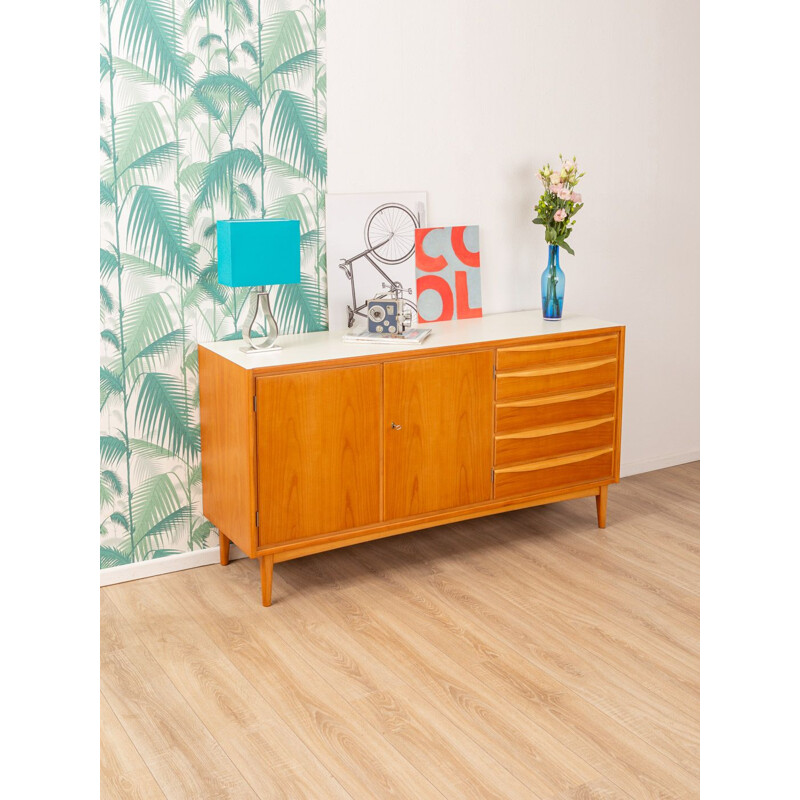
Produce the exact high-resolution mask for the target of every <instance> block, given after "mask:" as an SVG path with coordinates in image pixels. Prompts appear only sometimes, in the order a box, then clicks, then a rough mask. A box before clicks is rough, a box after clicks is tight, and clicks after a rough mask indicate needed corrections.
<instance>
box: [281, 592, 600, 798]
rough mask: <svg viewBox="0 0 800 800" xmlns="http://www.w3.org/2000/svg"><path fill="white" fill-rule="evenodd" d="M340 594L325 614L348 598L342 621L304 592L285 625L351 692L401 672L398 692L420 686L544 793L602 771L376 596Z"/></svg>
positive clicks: (442, 711)
mask: <svg viewBox="0 0 800 800" xmlns="http://www.w3.org/2000/svg"><path fill="white" fill-rule="evenodd" d="M335 595H336V596H335V598H331V599H330V600H329V601H328V603H327V604H326V609H325V611H324V616H325V617H326V618H330V617H331V616H332V610H331V603H339V602H342V601H343V602H342V611H341V613H339V614H337V623H338V624H336V625H335V626H332V625H330V624H325V625H320V623H319V622H316V621H315V620H317V619H319V617H320V616H321V614H320V609H319V606H318V604H317V603H315V602H314V599H313V598H305V597H304V598H303V599H302V600H297V601H296V602H294V603H292V609H293V611H294V612H295V618H294V621H293V623H292V625H290V626H287V627H286V628H284V629H283V630H282V631H281V638H283V639H284V640H285V641H286V642H287V644H289V645H290V646H292V647H293V648H294V649H295V650H296V651H298V652H300V653H302V654H303V655H304V656H305V658H306V660H307V661H308V663H309V664H311V665H313V666H314V667H315V668H316V669H317V670H319V671H320V672H321V673H322V672H324V673H325V674H326V675H327V676H328V680H329V682H331V683H333V684H334V685H336V686H338V687H342V688H341V690H342V691H345V692H346V693H347V696H349V697H352V698H354V699H355V700H361V699H363V698H364V697H371V698H374V697H376V696H377V695H378V689H377V686H378V683H379V680H378V676H379V675H386V674H387V673H391V674H392V675H394V676H397V677H399V678H401V679H402V680H403V682H404V684H405V686H404V687H403V689H402V691H397V692H395V693H396V694H401V693H403V694H404V695H405V696H406V698H407V696H408V690H409V689H410V688H411V687H413V689H414V690H415V695H416V697H415V698H414V701H413V704H414V705H415V706H416V707H419V705H420V703H419V700H420V699H421V701H422V706H423V707H424V708H426V709H435V711H436V713H437V715H440V716H441V717H443V718H446V719H449V720H450V722H451V723H452V724H453V725H455V726H456V727H457V728H458V730H460V731H461V732H462V733H463V734H465V735H467V736H469V738H470V739H471V740H472V741H474V742H475V743H476V744H478V745H479V746H480V747H481V748H482V749H483V750H484V751H485V752H486V753H487V754H488V755H489V756H490V757H491V758H493V759H494V760H495V761H496V762H497V763H498V764H501V765H505V767H506V769H508V771H509V772H511V773H512V774H513V775H514V776H515V777H516V778H518V779H519V780H520V781H521V782H522V783H523V784H524V785H525V786H527V787H528V788H529V789H530V791H531V792H532V793H534V792H535V793H536V794H537V795H541V796H544V795H550V794H552V793H553V792H555V791H561V790H563V789H566V788H569V787H570V786H576V785H579V784H582V783H584V782H586V781H589V780H594V779H597V778H599V777H600V775H599V773H598V772H597V771H596V770H594V769H593V768H591V767H590V766H589V765H588V764H587V763H586V762H585V761H583V760H582V759H580V758H578V757H576V756H575V754H574V753H573V752H572V751H570V750H569V749H568V748H566V747H564V746H563V745H562V744H561V743H560V742H559V741H558V740H557V739H555V738H553V737H552V736H550V735H549V734H547V733H546V732H545V731H543V730H541V729H539V728H538V727H537V726H536V725H534V724H532V723H531V720H530V719H529V718H528V717H526V716H525V715H524V714H521V713H520V712H519V711H518V710H517V709H516V708H515V707H514V706H513V705H512V704H510V703H508V702H506V701H505V699H504V698H502V697H498V696H497V695H496V694H494V693H490V692H487V691H486V690H485V688H484V687H483V686H482V684H481V682H480V681H479V680H478V679H476V678H475V676H474V675H471V674H470V673H469V672H467V671H466V670H464V669H462V668H461V667H460V666H459V665H458V664H457V663H456V662H453V661H450V660H449V659H443V658H442V654H441V653H440V652H439V651H438V650H437V649H436V648H435V647H434V646H432V645H431V644H430V643H428V642H427V641H426V640H425V639H424V638H423V637H420V636H417V635H416V634H415V632H414V631H413V629H410V628H409V627H408V626H407V625H405V623H404V622H403V620H402V619H399V618H398V617H397V616H393V615H387V614H386V613H385V612H384V610H383V609H382V607H381V606H379V605H376V604H374V603H368V604H367V605H363V604H362V605H359V602H358V599H357V598H358V595H357V594H355V593H348V592H347V591H346V590H345V589H344V588H342V587H337V589H336V592H335ZM355 607H358V611H357V617H358V626H357V630H351V629H350V626H349V625H348V621H349V620H350V619H351V618H352V617H353V611H354V608H355ZM384 680H385V679H384ZM394 685H395V686H397V682H396V681H394ZM408 702H409V701H408V699H406V703H408ZM378 705H379V707H381V708H382V706H381V705H380V703H379V704H378Z"/></svg>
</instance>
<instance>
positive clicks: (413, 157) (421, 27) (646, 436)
mask: <svg viewBox="0 0 800 800" xmlns="http://www.w3.org/2000/svg"><path fill="white" fill-rule="evenodd" d="M327 5H328V39H327V42H328V43H327V58H328V168H329V173H328V191H330V192H368V191H383V190H390V191H399V190H414V189H425V190H427V192H428V219H429V223H430V224H431V225H450V224H455V225H458V224H462V225H463V224H474V223H477V224H479V225H480V229H481V233H480V235H481V265H482V266H481V269H482V272H483V298H484V300H483V302H484V312H485V313H492V312H499V311H508V310H514V309H522V308H538V307H540V306H541V298H540V296H539V290H538V281H539V276H540V274H541V272H542V270H543V269H544V266H545V261H546V252H547V251H546V246H545V244H544V237H543V234H542V229H541V228H539V227H534V226H533V225H532V224H531V222H530V220H531V219H532V216H533V214H532V206H533V204H534V202H535V201H536V199H537V198H538V195H539V193H540V184H539V183H538V181H537V179H536V177H535V171H536V169H538V167H539V166H540V165H541V164H542V163H543V162H545V161H548V160H549V161H551V162H553V161H554V160H556V159H557V157H558V153H559V152H563V153H564V154H565V155H570V156H571V155H577V156H578V159H579V165H580V166H581V168H582V169H583V170H585V171H586V173H587V174H586V177H585V178H584V180H583V182H582V183H581V185H580V187H579V188H580V190H581V191H582V193H583V196H584V200H585V201H586V207H585V208H584V209H583V211H582V212H581V214H580V216H579V217H578V223H577V225H576V230H575V233H573V235H572V236H571V237H570V242H571V243H572V245H573V247H574V248H575V252H576V255H575V257H574V258H573V257H571V256H569V255H567V254H564V255H563V259H562V267H563V268H564V270H565V272H566V281H567V283H566V303H565V308H566V313H567V314H586V315H591V316H596V317H600V318H604V319H609V320H612V321H615V322H621V323H624V324H626V325H627V352H626V364H625V366H626V375H625V397H624V426H623V449H622V469H623V474H630V473H632V472H639V471H644V470H647V469H655V468H658V467H661V466H666V465H668V464H674V463H680V462H682V461H688V460H693V459H695V458H697V457H699V446H700V444H699V442H700V435H699V311H700V304H699V239H700V233H699V188H700V187H699V11H698V4H697V2H692V1H691V0H646V2H643V1H642V0H604V2H598V0H576V1H573V2H569V3H554V2H552V0H551V1H550V2H544V0H492V2H488V0H381V1H380V2H377V1H373V2H365V0H329V2H328V4H327Z"/></svg>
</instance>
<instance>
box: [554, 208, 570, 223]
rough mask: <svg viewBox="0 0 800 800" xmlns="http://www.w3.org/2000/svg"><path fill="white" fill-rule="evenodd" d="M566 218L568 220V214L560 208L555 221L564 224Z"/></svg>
mask: <svg viewBox="0 0 800 800" xmlns="http://www.w3.org/2000/svg"><path fill="white" fill-rule="evenodd" d="M566 218H567V212H566V211H564V209H563V208H559V209H558V211H556V213H555V215H554V216H553V219H554V220H555V221H556V222H563V221H564V220H565V219H566Z"/></svg>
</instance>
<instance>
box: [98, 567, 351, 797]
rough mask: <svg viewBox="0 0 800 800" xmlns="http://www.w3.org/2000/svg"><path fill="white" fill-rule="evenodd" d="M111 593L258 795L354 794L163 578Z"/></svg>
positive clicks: (115, 588)
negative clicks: (175, 596) (301, 737)
mask: <svg viewBox="0 0 800 800" xmlns="http://www.w3.org/2000/svg"><path fill="white" fill-rule="evenodd" d="M107 594H108V595H109V596H110V597H111V599H112V601H113V602H114V604H115V606H116V607H117V608H119V609H121V611H122V613H123V615H124V616H125V619H126V621H127V622H128V624H129V625H130V627H131V629H132V630H133V631H134V632H136V633H137V634H138V635H139V637H140V638H141V639H142V640H143V641H145V642H147V647H148V650H149V651H150V653H151V654H152V656H153V657H154V658H155V660H156V661H157V662H158V664H159V666H160V667H161V668H162V669H163V670H164V672H165V673H166V674H167V676H168V677H169V678H170V680H171V681H172V682H173V684H174V685H175V686H176V687H177V688H178V690H179V691H180V693H181V694H182V695H183V697H184V698H185V699H186V701H187V703H188V705H189V707H190V708H191V709H192V711H194V713H195V714H197V716H198V718H199V719H200V720H201V721H202V722H203V724H204V725H205V727H206V728H207V730H208V731H209V733H210V734H211V735H212V736H213V737H214V738H215V739H216V741H217V742H219V744H220V746H221V747H222V748H223V750H224V751H225V753H226V754H227V756H228V757H229V758H230V759H231V761H232V762H233V763H235V764H236V765H237V767H238V769H239V771H240V772H241V773H242V776H243V777H244V778H245V780H246V781H247V782H248V784H249V785H250V787H251V788H252V789H253V791H254V792H255V793H256V794H257V795H258V796H259V797H270V798H276V799H277V798H286V800H293V798H297V797H314V796H318V797H325V798H331V800H335V799H337V798H338V799H339V800H344V799H345V798H349V797H350V795H349V794H348V793H347V792H345V791H344V789H343V788H342V786H341V785H340V784H339V783H338V782H336V781H335V780H334V779H333V778H332V777H331V775H330V773H329V772H328V771H327V770H326V769H325V768H324V767H323V766H322V764H320V762H319V761H318V760H317V759H316V758H315V757H314V756H313V755H312V754H311V752H310V751H309V750H308V748H307V747H306V746H305V744H304V743H303V742H302V740H301V739H300V738H298V737H297V736H296V735H295V734H294V732H293V731H292V730H291V729H290V728H289V726H288V725H286V724H285V723H284V722H283V720H282V719H281V718H280V716H279V715H278V714H277V713H276V712H275V710H274V709H273V708H272V706H270V705H269V703H267V702H266V701H265V700H264V698H263V697H262V696H261V695H260V694H259V692H258V691H257V690H256V689H255V688H254V687H253V686H252V685H251V684H250V682H249V681H247V680H246V679H245V678H244V677H243V676H242V675H241V674H240V673H239V671H238V670H237V669H236V668H235V667H234V666H233V664H232V663H231V661H230V660H229V659H228V658H226V657H225V656H224V654H223V653H222V651H221V650H220V649H219V648H218V647H217V646H216V645H215V644H214V642H213V641H212V640H211V639H210V638H209V636H208V634H207V633H206V632H205V631H204V630H203V628H202V626H200V625H199V624H198V623H197V622H196V621H195V620H194V619H193V618H191V617H189V616H187V614H186V612H185V609H184V608H183V606H181V605H180V604H177V603H175V601H174V598H173V596H172V595H171V594H170V593H169V591H168V589H167V587H166V586H165V585H164V583H163V582H161V583H159V584H156V585H151V584H147V583H145V582H144V581H132V582H130V583H123V584H118V585H116V586H113V587H109V591H108V592H107Z"/></svg>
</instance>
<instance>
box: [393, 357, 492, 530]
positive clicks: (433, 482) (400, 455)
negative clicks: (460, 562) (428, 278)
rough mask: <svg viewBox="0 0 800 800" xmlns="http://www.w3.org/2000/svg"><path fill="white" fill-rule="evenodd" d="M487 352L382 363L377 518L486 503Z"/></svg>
mask: <svg viewBox="0 0 800 800" xmlns="http://www.w3.org/2000/svg"><path fill="white" fill-rule="evenodd" d="M493 364H494V354H493V352H492V351H490V350H484V351H479V352H474V353H461V354H457V355H443V356H430V357H427V358H415V359H408V360H403V361H390V362H388V363H386V364H385V365H384V374H383V377H384V385H383V404H384V406H383V411H384V413H383V424H384V511H385V513H384V516H385V518H386V519H387V520H390V519H401V518H403V517H411V516H415V515H418V514H426V513H430V512H433V511H440V510H444V509H449V508H457V507H459V506H467V505H471V504H473V503H480V502H483V501H486V500H489V499H491V495H492V434H493V431H492V427H493V426H492V422H493V420H492V409H493V394H494V391H493V389H494V385H493V375H492V372H493Z"/></svg>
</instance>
